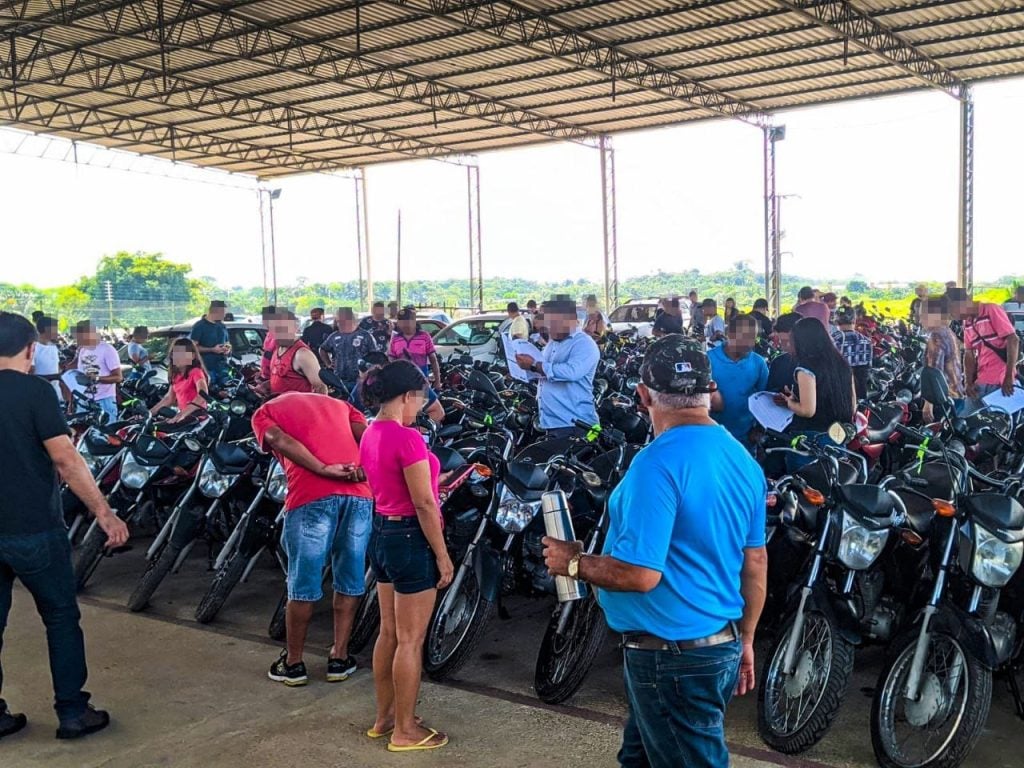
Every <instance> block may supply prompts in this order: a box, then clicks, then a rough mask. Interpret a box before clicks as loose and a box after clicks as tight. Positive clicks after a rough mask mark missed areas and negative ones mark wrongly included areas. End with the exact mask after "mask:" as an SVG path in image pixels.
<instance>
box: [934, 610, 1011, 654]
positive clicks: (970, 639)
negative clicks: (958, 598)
mask: <svg viewBox="0 0 1024 768" xmlns="http://www.w3.org/2000/svg"><path fill="white" fill-rule="evenodd" d="M930 629H931V630H933V631H941V632H945V633H946V634H948V635H950V636H951V637H953V638H954V639H956V641H957V642H959V643H960V644H961V645H962V646H963V647H964V650H966V651H967V652H968V653H969V654H971V655H972V656H973V657H974V658H976V659H977V660H978V661H980V662H981V663H982V664H984V665H985V666H986V667H988V668H989V669H995V668H997V667H998V666H1000V665H1001V664H1003V663H1004V662H1005V661H1007V659H1005V658H1000V654H999V652H998V651H997V650H996V645H995V643H994V642H993V640H992V635H991V634H990V633H989V630H988V627H986V626H985V625H984V624H982V623H981V622H980V621H979V620H978V619H976V618H974V617H973V616H970V615H968V614H966V613H964V612H963V611H960V610H959V609H957V608H956V607H955V606H951V605H943V606H942V607H940V608H939V610H938V611H937V612H936V613H935V615H934V616H932V621H931V625H930Z"/></svg>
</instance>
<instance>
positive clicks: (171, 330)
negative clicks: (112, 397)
mask: <svg viewBox="0 0 1024 768" xmlns="http://www.w3.org/2000/svg"><path fill="white" fill-rule="evenodd" d="M192 325H193V323H190V322H189V323H181V324H179V325H172V326H168V327H166V328H156V329H154V330H152V331H150V332H149V339H148V340H147V341H146V343H145V345H144V346H145V347H146V350H147V351H148V352H149V359H150V362H151V363H152V365H153V368H154V369H156V376H154V377H153V381H154V382H156V383H158V384H166V383H167V354H168V352H169V351H170V347H171V344H172V343H173V342H174V340H175V339H180V338H183V337H185V336H188V335H189V333H190V332H191V330H192ZM224 327H225V328H227V330H228V341H229V342H230V343H231V348H232V354H233V355H235V357H237V358H239V359H240V360H241V361H242V364H243V365H244V364H247V363H257V364H258V363H259V362H260V360H262V359H263V339H264V337H265V336H266V335H267V330H266V329H265V328H264V327H263V326H262V325H260V324H259V323H250V322H241V321H238V320H232V321H225V323H224ZM117 353H118V356H119V357H120V358H121V370H122V372H123V373H124V374H125V375H127V374H128V371H130V370H131V367H132V364H131V360H129V359H128V345H127V344H125V345H124V346H122V347H121V348H120V349H119V350H118V352H117Z"/></svg>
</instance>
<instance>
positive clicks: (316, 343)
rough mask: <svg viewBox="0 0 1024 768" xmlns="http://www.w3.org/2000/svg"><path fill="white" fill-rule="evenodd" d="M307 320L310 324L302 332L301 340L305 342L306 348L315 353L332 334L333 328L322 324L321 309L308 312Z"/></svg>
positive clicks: (322, 309) (322, 310)
mask: <svg viewBox="0 0 1024 768" xmlns="http://www.w3.org/2000/svg"><path fill="white" fill-rule="evenodd" d="M309 318H310V320H311V321H312V322H310V324H309V325H307V326H306V329H305V330H304V331H303V332H302V340H303V341H304V342H306V346H307V347H309V348H310V349H312V350H313V351H314V352H316V351H317V350H318V349H320V347H322V346H323V343H324V342H325V341H327V337H328V336H330V335H331V334H332V333H334V328H332V327H331V326H329V325H328V324H327V323H325V322H324V308H323V307H315V308H314V309H311V310H309Z"/></svg>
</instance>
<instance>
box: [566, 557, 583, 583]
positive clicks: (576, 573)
mask: <svg viewBox="0 0 1024 768" xmlns="http://www.w3.org/2000/svg"><path fill="white" fill-rule="evenodd" d="M582 559H583V553H582V552H580V553H578V554H576V555H573V558H572V560H570V561H569V566H568V571H569V578H570V579H578V578H579V577H580V560H582Z"/></svg>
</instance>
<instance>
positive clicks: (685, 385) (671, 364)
mask: <svg viewBox="0 0 1024 768" xmlns="http://www.w3.org/2000/svg"><path fill="white" fill-rule="evenodd" d="M640 378H641V379H642V380H643V382H644V384H646V385H647V386H648V387H649V388H650V389H653V390H654V391H655V392H663V393H665V394H667V395H696V394H704V393H707V392H713V391H714V390H715V386H714V384H712V382H711V364H710V363H709V362H708V356H707V355H705V354H704V353H703V352H701V351H700V350H698V349H695V348H694V345H693V341H692V340H691V339H688V338H686V337H685V336H683V335H682V334H681V333H671V334H669V335H668V336H664V337H662V338H660V339H658V340H657V341H656V342H654V343H653V344H651V346H650V347H648V348H647V353H646V354H645V355H644V362H643V365H641V366H640Z"/></svg>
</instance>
